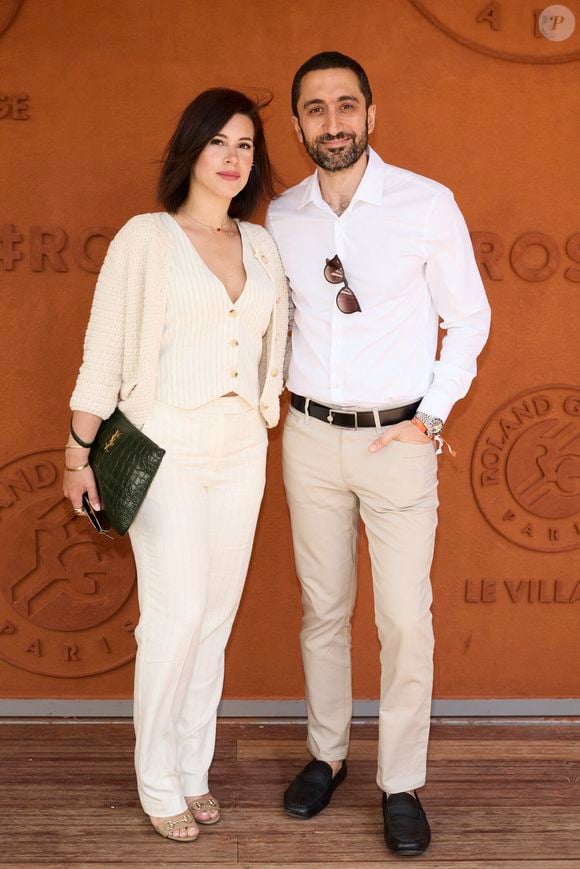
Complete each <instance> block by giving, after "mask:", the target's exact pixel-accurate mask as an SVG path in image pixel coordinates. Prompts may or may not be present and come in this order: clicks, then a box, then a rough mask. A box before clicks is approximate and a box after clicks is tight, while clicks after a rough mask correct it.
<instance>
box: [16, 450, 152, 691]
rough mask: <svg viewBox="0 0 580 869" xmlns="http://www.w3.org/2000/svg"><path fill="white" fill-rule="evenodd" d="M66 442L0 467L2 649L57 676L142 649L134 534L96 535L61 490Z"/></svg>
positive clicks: (98, 667) (108, 665)
mask: <svg viewBox="0 0 580 869" xmlns="http://www.w3.org/2000/svg"><path fill="white" fill-rule="evenodd" d="M61 466H62V450H44V451H41V452H35V453H30V454H28V455H24V456H20V457H19V458H17V459H14V460H13V461H11V462H9V463H8V464H6V465H4V466H3V467H2V468H0V657H1V658H3V659H4V660H5V661H8V662H9V663H10V664H14V665H15V666H16V667H21V668H22V669H24V670H29V671H31V672H33V673H38V674H41V675H45V676H56V677H59V678H63V677H64V678H67V677H71V676H73V677H75V676H76V677H79V676H92V675H95V674H97V673H104V672H106V671H108V670H113V669H115V668H116V667H119V666H121V665H122V664H125V663H127V662H128V661H131V660H132V659H133V658H134V656H135V639H134V636H133V631H134V629H135V624H136V619H137V595H136V582H135V565H134V561H133V556H132V553H131V547H130V544H129V541H128V540H126V539H123V538H121V539H115V540H110V539H107V538H106V537H104V536H102V535H98V534H97V533H96V532H95V531H94V530H93V529H92V527H91V526H90V524H89V522H88V520H87V519H86V517H84V516H75V514H74V512H73V510H72V508H71V505H70V503H69V501H67V499H66V498H64V496H63V493H62V473H61Z"/></svg>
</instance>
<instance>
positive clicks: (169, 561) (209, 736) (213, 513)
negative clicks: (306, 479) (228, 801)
mask: <svg viewBox="0 0 580 869" xmlns="http://www.w3.org/2000/svg"><path fill="white" fill-rule="evenodd" d="M143 431H144V432H145V434H147V435H148V436H149V437H150V438H151V439H152V440H154V441H155V442H156V443H157V444H159V446H162V447H163V448H164V449H165V450H166V451H167V452H166V454H165V456H164V457H163V460H162V462H161V466H160V468H159V471H158V472H157V475H156V476H155V479H154V480H153V483H152V485H151V488H150V490H149V492H148V493H147V496H146V498H145V501H144V503H143V505H142V507H141V509H140V511H139V513H138V514H137V516H136V518H135V520H134V522H133V525H132V526H131V529H130V537H131V543H132V546H133V551H134V554H135V561H136V563H137V576H138V586H139V607H140V620H139V624H138V627H137V630H136V631H135V636H136V639H137V649H138V650H137V660H136V668H135V698H134V723H135V734H136V747H135V768H136V772H137V784H138V788H139V796H140V799H141V804H142V806H143V809H144V811H145V812H146V813H147V814H149V815H154V816H158V817H165V816H169V815H175V814H178V813H179V812H182V811H183V810H184V809H185V808H186V802H185V796H193V795H199V794H204V793H206V792H207V791H208V769H209V766H210V764H211V761H212V758H213V752H214V745H215V729H216V712H217V706H218V703H219V700H220V697H221V691H222V684H223V669H224V650H225V647H226V643H227V641H228V638H229V635H230V630H231V627H232V623H233V620H234V617H235V615H236V611H237V608H238V604H239V601H240V597H241V594H242V589H243V585H244V580H245V577H246V572H247V569H248V563H249V560H250V554H251V550H252V543H253V539H254V532H255V528H256V521H257V518H258V512H259V509H260V503H261V500H262V495H263V491H264V480H265V460H266V449H267V433H266V427H265V423H264V420H263V418H262V416H261V415H260V413H259V411H258V410H254V409H251V408H250V407H249V405H248V404H247V403H246V402H245V401H244V400H243V399H241V398H238V397H231V396H228V397H223V398H219V399H216V400H215V401H212V402H210V403H209V404H206V405H204V406H203V407H201V408H198V409H196V410H182V409H180V408H175V407H170V406H169V405H165V404H162V403H160V402H156V403H155V405H154V407H153V410H152V413H151V415H150V417H149V419H148V420H147V422H146V424H145V426H144V428H143Z"/></svg>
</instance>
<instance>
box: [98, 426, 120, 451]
mask: <svg viewBox="0 0 580 869" xmlns="http://www.w3.org/2000/svg"><path fill="white" fill-rule="evenodd" d="M121 435H122V432H120V431H119V429H118V428H117V429H115V431H114V432H113V434H112V435H111V437H110V438H109V440H108V441H107V443H106V444H105V446H104V447H103V449H104V450H105V452H106V453H108V452H109V451H110V450H112V448H113V447H114V446H115V444H116V443H117V441H118V440H119V438H120V437H121Z"/></svg>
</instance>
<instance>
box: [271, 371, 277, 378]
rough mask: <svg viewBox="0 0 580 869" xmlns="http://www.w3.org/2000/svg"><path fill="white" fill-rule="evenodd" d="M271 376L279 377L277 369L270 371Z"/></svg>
mask: <svg viewBox="0 0 580 869" xmlns="http://www.w3.org/2000/svg"><path fill="white" fill-rule="evenodd" d="M270 374H271V375H272V377H278V372H277V371H276V369H274V370H273V371H270Z"/></svg>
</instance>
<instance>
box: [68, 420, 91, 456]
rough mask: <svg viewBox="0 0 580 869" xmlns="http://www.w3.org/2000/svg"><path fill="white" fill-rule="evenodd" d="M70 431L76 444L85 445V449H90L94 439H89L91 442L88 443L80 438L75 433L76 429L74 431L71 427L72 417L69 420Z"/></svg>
mask: <svg viewBox="0 0 580 869" xmlns="http://www.w3.org/2000/svg"><path fill="white" fill-rule="evenodd" d="M70 433H71V435H72V436H73V438H74V440H75V441H76V442H77V444H78V445H79V446H80V447H85V449H87V450H88V449H90V448H91V447H92V445H93V444H94V441H91V443H90V444H88V443H87V442H86V441H83V440H81V438H80V437H79V436H78V434H77V433H76V431H75V430H74V428H73V424H72V419H71V421H70Z"/></svg>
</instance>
